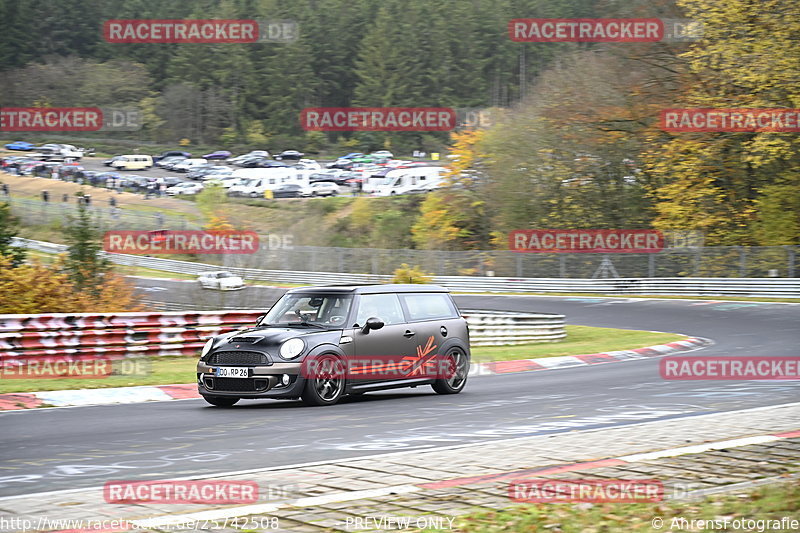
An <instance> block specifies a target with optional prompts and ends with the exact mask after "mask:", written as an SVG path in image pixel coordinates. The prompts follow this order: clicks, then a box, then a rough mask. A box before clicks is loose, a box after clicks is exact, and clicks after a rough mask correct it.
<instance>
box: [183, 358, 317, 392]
mask: <svg viewBox="0 0 800 533" xmlns="http://www.w3.org/2000/svg"><path fill="white" fill-rule="evenodd" d="M217 366H227V365H208V364H206V363H204V362H203V361H199V362H198V363H197V392H199V393H200V394H201V395H204V396H228V397H235V398H299V397H300V394H302V392H303V388H304V387H305V383H306V380H305V378H304V377H303V376H302V375H301V372H300V367H301V366H302V363H274V364H272V365H259V366H253V367H250V369H251V370H250V377H247V378H218V377H216V376H215V375H214V369H215V368H216V367H217ZM284 375H287V376H289V384H288V385H282V383H281V379H282V378H283V376H284Z"/></svg>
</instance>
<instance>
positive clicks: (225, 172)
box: [200, 167, 233, 181]
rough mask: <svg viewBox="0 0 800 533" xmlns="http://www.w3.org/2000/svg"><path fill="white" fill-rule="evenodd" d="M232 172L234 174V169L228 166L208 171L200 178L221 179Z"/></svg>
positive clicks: (204, 179)
mask: <svg viewBox="0 0 800 533" xmlns="http://www.w3.org/2000/svg"><path fill="white" fill-rule="evenodd" d="M231 174H233V169H230V168H227V167H222V168H221V169H220V170H216V171H212V172H207V173H206V174H205V175H204V176H203V177H201V178H200V179H201V180H203V181H206V180H221V179H222V178H227V177H228V176H230V175H231Z"/></svg>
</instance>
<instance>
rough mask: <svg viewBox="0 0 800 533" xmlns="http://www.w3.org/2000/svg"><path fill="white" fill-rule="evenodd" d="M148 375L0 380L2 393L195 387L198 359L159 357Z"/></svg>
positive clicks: (150, 367) (152, 363)
mask: <svg viewBox="0 0 800 533" xmlns="http://www.w3.org/2000/svg"><path fill="white" fill-rule="evenodd" d="M147 363H148V367H149V370H150V372H149V373H148V374H147V375H126V376H113V375H112V376H109V377H106V378H100V379H93V378H83V379H67V378H64V379H62V378H49V379H1V378H0V393H7V392H34V391H48V390H69V389H107V388H110V387H133V386H138V385H172V384H174V383H194V372H195V365H196V364H197V358H196V357H156V358H149V359H147Z"/></svg>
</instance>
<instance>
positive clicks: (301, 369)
mask: <svg viewBox="0 0 800 533" xmlns="http://www.w3.org/2000/svg"><path fill="white" fill-rule="evenodd" d="M469 364H470V346H469V330H468V328H467V322H466V320H465V319H464V318H463V317H462V316H461V313H460V312H459V310H458V308H457V307H456V305H455V302H453V299H452V298H451V297H450V293H449V291H448V290H447V289H445V288H443V287H437V286H435V285H367V286H363V285H362V286H333V287H302V288H296V289H290V290H289V291H287V292H286V293H285V294H284V295H283V296H282V297H281V298H280V300H278V301H277V303H275V305H273V306H272V308H271V309H270V310H269V311H268V312H267V314H265V315H262V316H261V317H259V319H258V320H257V321H256V324H255V326H254V327H253V328H251V329H247V330H244V331H234V332H230V333H226V334H223V335H218V336H216V337H212V338H211V339H209V340H208V342H206V344H205V346H204V347H203V349H202V351H201V355H200V360H199V361H198V363H197V376H198V383H197V388H198V392H199V393H200V394H201V395H202V396H203V398H205V400H206V401H207V402H208V403H210V404H211V405H215V406H218V407H231V406H233V405H234V404H236V403H237V402H239V401H240V400H241V399H256V398H274V399H281V398H282V399H295V398H298V397H299V398H302V399H303V401H304V402H305V403H306V404H309V405H318V406H322V405H333V404H335V403H337V402H338V401H339V400H340V399H341V398H342V396H344V395H347V394H351V395H358V394H363V393H365V392H370V391H376V390H383V389H393V388H399V387H418V386H420V385H430V386H431V387H432V388H433V390H434V391H435V392H436V393H438V394H457V393H459V392H461V391H462V390H463V389H464V386H465V385H466V382H467V375H468V372H469Z"/></svg>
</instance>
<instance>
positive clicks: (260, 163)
mask: <svg viewBox="0 0 800 533" xmlns="http://www.w3.org/2000/svg"><path fill="white" fill-rule="evenodd" d="M239 166H240V167H242V168H277V167H288V166H289V165H287V164H286V163H282V162H280V161H273V160H272V159H268V158H266V157H261V156H256V157H251V158H250V159H247V160H245V161H243V162H241V163H239Z"/></svg>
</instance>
